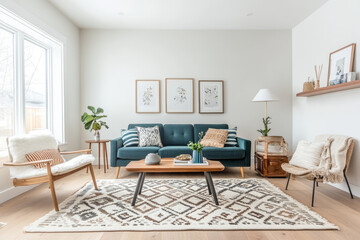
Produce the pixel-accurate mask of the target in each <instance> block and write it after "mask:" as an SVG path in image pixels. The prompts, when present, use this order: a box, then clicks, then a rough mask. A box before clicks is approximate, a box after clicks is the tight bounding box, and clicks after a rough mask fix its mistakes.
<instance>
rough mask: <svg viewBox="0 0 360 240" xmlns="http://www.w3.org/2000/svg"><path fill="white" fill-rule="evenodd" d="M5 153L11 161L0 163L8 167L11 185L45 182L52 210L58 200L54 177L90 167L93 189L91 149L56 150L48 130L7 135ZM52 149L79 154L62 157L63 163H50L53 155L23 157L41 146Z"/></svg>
mask: <svg viewBox="0 0 360 240" xmlns="http://www.w3.org/2000/svg"><path fill="white" fill-rule="evenodd" d="M7 145H8V151H9V157H10V161H11V162H6V163H4V164H3V165H4V166H9V167H10V176H11V178H12V179H13V185H14V186H15V187H18V186H28V185H33V184H39V183H46V182H48V183H49V188H50V190H51V196H52V200H53V204H54V208H55V211H59V206H58V202H57V199H56V194H55V186H54V181H56V180H58V179H61V178H63V177H66V176H69V175H71V174H73V173H75V172H77V171H80V170H82V169H85V168H87V169H90V173H91V177H92V180H93V183H94V187H95V189H96V190H97V185H96V179H95V175H94V170H93V167H92V162H93V161H94V160H95V158H94V157H93V156H92V155H91V149H86V150H79V151H71V152H60V150H59V148H58V145H57V141H56V139H55V138H54V136H52V135H50V134H41V135H35V134H27V135H24V136H15V137H10V138H8V139H7ZM48 149H56V150H57V151H59V152H60V154H61V155H67V154H80V153H84V154H82V155H80V156H77V157H75V158H73V159H71V160H68V161H66V160H64V162H63V163H60V164H57V165H52V161H53V159H46V160H38V161H31V162H30V161H27V159H26V157H25V155H26V154H28V153H33V152H37V151H41V150H48ZM39 164H46V167H45V168H35V167H34V166H35V165H39Z"/></svg>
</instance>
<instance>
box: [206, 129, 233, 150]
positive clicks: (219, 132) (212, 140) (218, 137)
mask: <svg viewBox="0 0 360 240" xmlns="http://www.w3.org/2000/svg"><path fill="white" fill-rule="evenodd" d="M227 136H228V131H227V130H224V129H214V128H209V129H208V130H207V132H206V134H205V137H204V138H203V139H202V140H201V144H202V145H204V146H205V147H217V148H223V147H224V145H225V142H226V139H227Z"/></svg>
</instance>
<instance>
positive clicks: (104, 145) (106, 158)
mask: <svg viewBox="0 0 360 240" xmlns="http://www.w3.org/2000/svg"><path fill="white" fill-rule="evenodd" d="M85 142H86V143H88V144H89V149H91V144H93V143H97V144H98V145H99V148H98V149H99V150H98V151H99V169H100V156H101V145H102V151H103V154H102V155H103V161H104V173H106V168H107V169H109V159H108V154H107V147H106V143H108V142H110V140H99V141H95V140H87V141H85Z"/></svg>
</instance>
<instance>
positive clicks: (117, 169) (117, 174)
mask: <svg viewBox="0 0 360 240" xmlns="http://www.w3.org/2000/svg"><path fill="white" fill-rule="evenodd" d="M119 174H120V167H117V168H116V177H115V179H118V177H119Z"/></svg>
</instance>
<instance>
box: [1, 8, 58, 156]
mask: <svg viewBox="0 0 360 240" xmlns="http://www.w3.org/2000/svg"><path fill="white" fill-rule="evenodd" d="M62 61H63V44H62V43H61V42H59V41H58V40H57V39H54V38H53V37H51V36H49V35H48V34H46V33H44V32H42V31H41V30H39V29H37V28H36V27H34V26H32V25H31V24H29V23H28V22H26V21H24V20H22V19H21V18H19V17H17V16H16V15H14V14H12V13H11V12H9V11H8V10H6V9H4V8H2V7H0V159H1V158H2V157H4V156H5V155H6V152H7V146H6V138H7V137H9V136H13V135H19V134H24V133H29V132H30V131H34V130H42V129H48V130H50V131H52V132H53V134H54V135H55V136H56V137H57V139H58V140H59V141H60V142H64V127H63V62H62Z"/></svg>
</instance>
